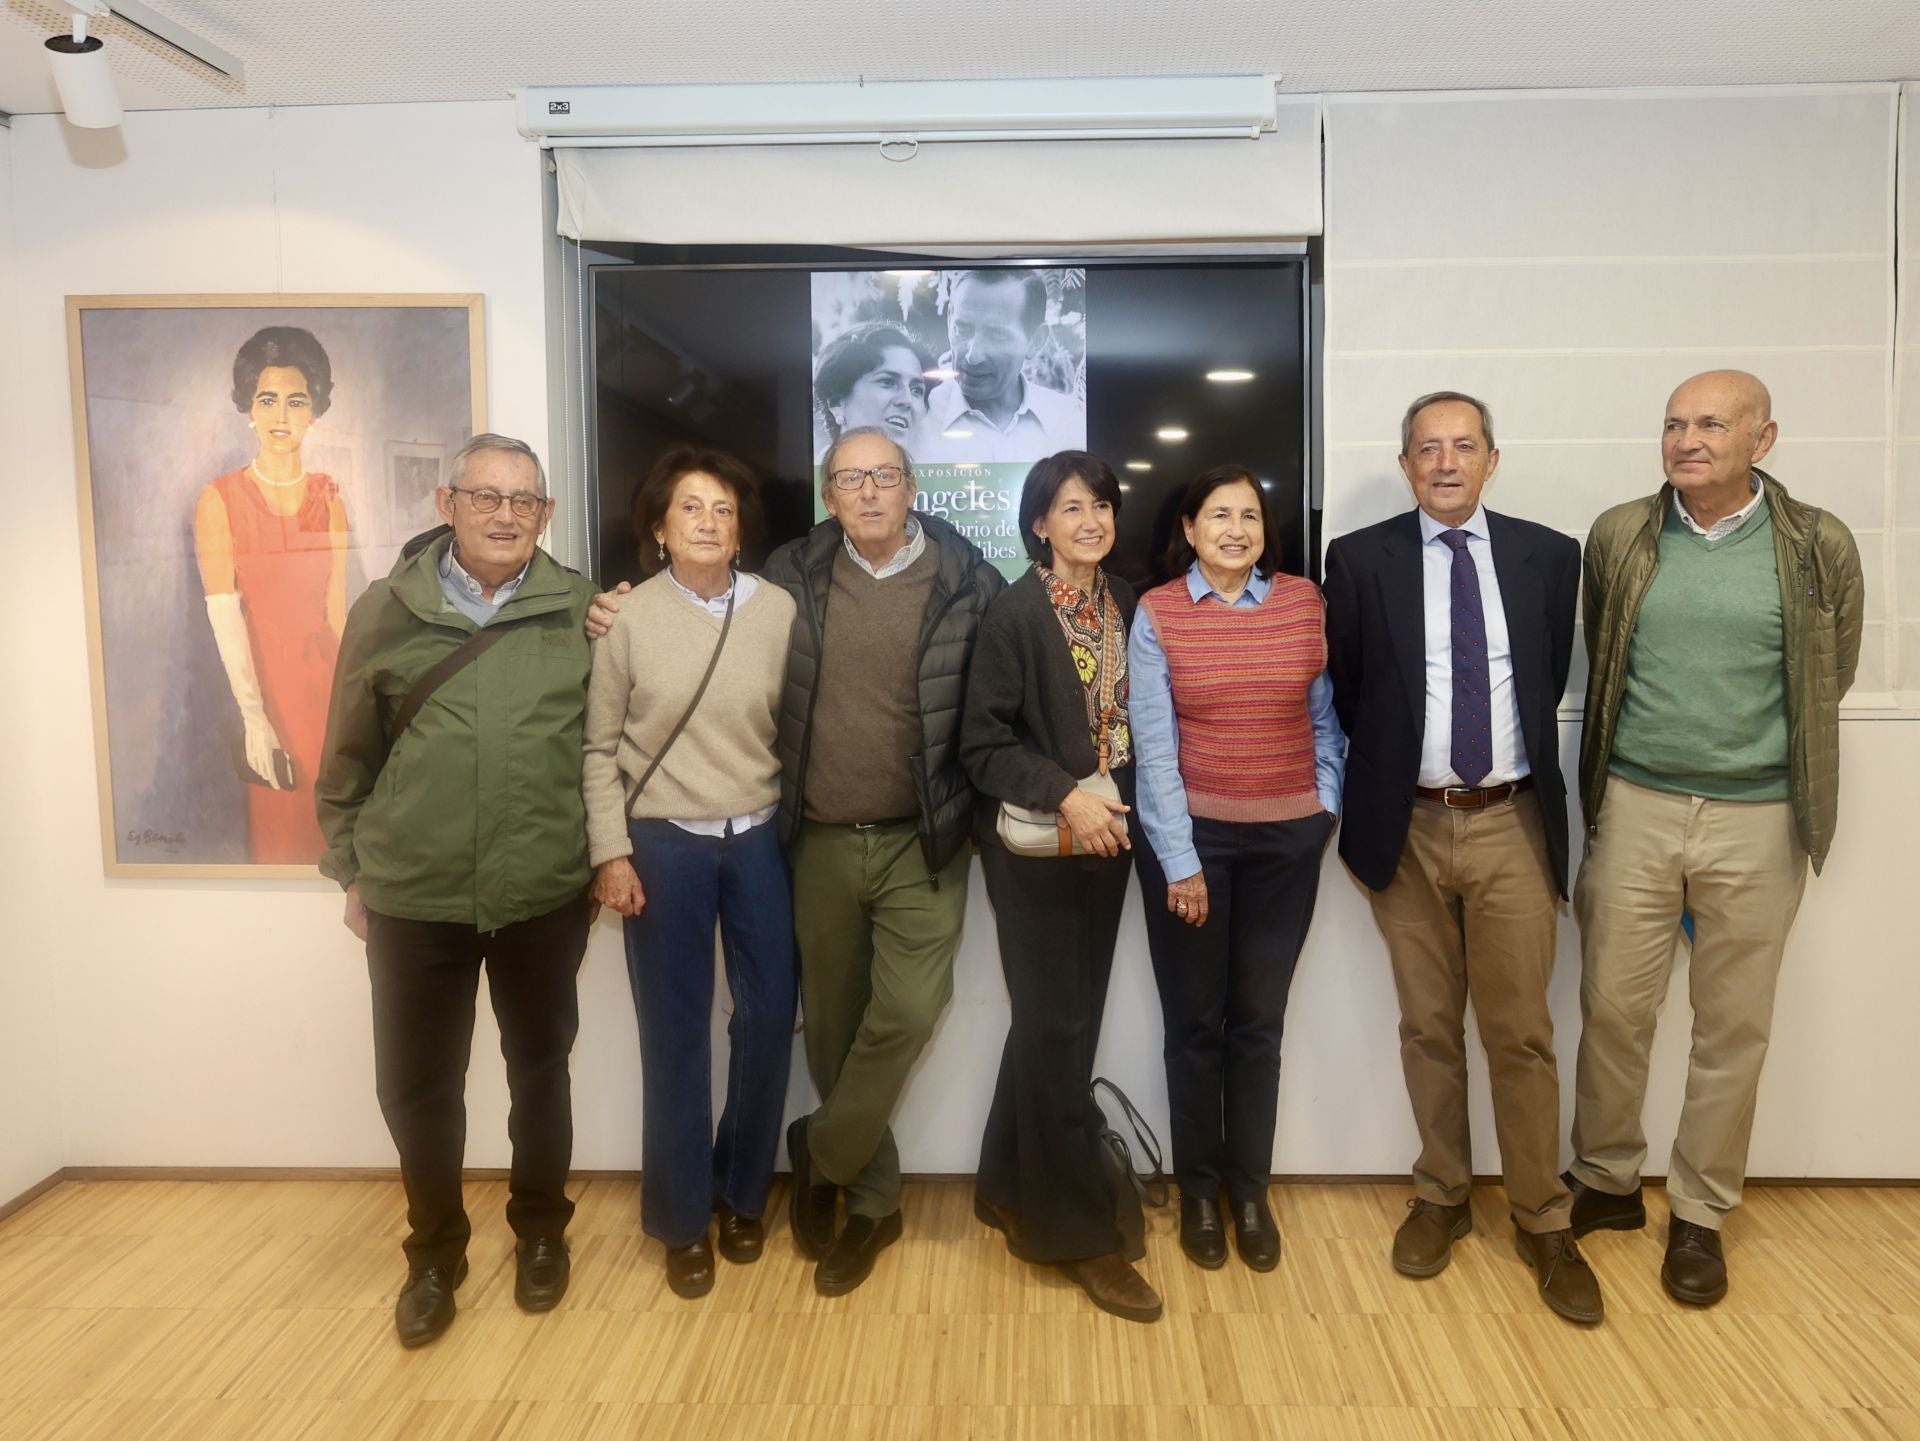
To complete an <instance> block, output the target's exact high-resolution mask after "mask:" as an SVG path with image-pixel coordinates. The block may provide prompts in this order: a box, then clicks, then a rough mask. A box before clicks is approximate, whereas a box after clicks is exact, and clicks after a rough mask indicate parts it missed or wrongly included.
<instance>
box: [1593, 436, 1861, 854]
mask: <svg viewBox="0 0 1920 1441" xmlns="http://www.w3.org/2000/svg"><path fill="white" fill-rule="evenodd" d="M1753 473H1754V474H1755V475H1756V476H1758V477H1759V478H1760V483H1761V486H1762V487H1763V489H1764V491H1765V493H1766V503H1767V511H1768V514H1769V515H1770V516H1771V517H1772V520H1773V554H1774V564H1775V568H1776V569H1777V570H1778V571H1779V573H1780V620H1781V629H1782V631H1783V633H1784V635H1785V645H1784V647H1783V651H1782V655H1781V665H1782V667H1783V669H1784V670H1785V673H1786V689H1787V760H1788V767H1789V772H1790V776H1791V781H1790V786H1789V792H1788V793H1789V796H1790V798H1791V800H1792V804H1793V820H1794V825H1795V828H1796V829H1797V830H1798V831H1799V835H1800V844H1801V845H1802V846H1803V847H1804V848H1805V849H1806V852H1807V856H1808V859H1810V860H1811V861H1812V862H1813V869H1814V873H1815V874H1816V875H1818V874H1819V871H1820V867H1821V865H1822V864H1823V863H1824V862H1825V860H1826V858H1827V851H1828V850H1829V849H1830V848H1831V847H1832V845H1833V832H1834V826H1835V823H1836V822H1837V820H1838V818H1839V813H1840V699H1841V697H1842V696H1844V695H1846V693H1847V691H1848V689H1849V688H1850V687H1851V686H1852V685H1853V675H1854V669H1855V667H1856V666H1857V665H1858V663H1859V660H1860V621H1861V613H1862V610H1863V608H1864V606H1865V603H1866V589H1865V586H1864V585H1863V584H1862V583H1861V579H1860V552H1859V550H1858V549H1857V548H1856V547H1855V545H1854V543H1853V534H1852V532H1850V531H1849V530H1848V529H1847V528H1846V526H1844V525H1842V524H1841V523H1840V522H1839V521H1838V520H1837V519H1835V518H1834V517H1833V516H1832V515H1830V514H1828V513H1827V512H1826V511H1824V510H1820V509H1817V508H1816V507H1814V506H1811V505H1805V504H1802V503H1801V502H1800V501H1797V500H1795V499H1793V498H1792V497H1791V496H1789V495H1788V494H1787V490H1786V487H1785V486H1783V485H1781V484H1780V482H1779V481H1777V480H1775V479H1774V478H1773V477H1772V476H1770V475H1768V474H1767V473H1766V472H1765V471H1763V470H1760V469H1759V468H1757V467H1756V468H1755V470H1754V472H1753ZM1672 513H1673V487H1672V486H1671V485H1663V486H1661V487H1660V493H1659V494H1658V495H1655V496H1652V497H1650V498H1647V499H1643V500H1631V501H1628V502H1627V503H1626V504H1625V505H1616V506H1614V507H1613V509H1611V510H1608V511H1605V512H1603V513H1602V514H1601V516H1600V518H1599V519H1598V520H1596V521H1594V523H1593V529H1592V530H1591V531H1589V532H1588V534H1587V551H1586V563H1585V567H1584V571H1585V574H1584V584H1583V588H1582V592H1581V604H1580V609H1581V613H1582V615H1583V616H1584V618H1585V623H1586V631H1587V661H1588V671H1587V714H1586V729H1585V732H1584V733H1583V735H1582V737H1581V741H1580V802H1581V804H1582V805H1583V806H1584V807H1585V809H1586V813H1587V829H1588V830H1589V831H1591V830H1592V829H1593V827H1594V825H1595V824H1596V823H1597V821H1598V819H1599V815H1600V802H1601V799H1602V798H1603V796H1604V795H1605V794H1606V787H1607V769H1608V766H1609V764H1610V763H1611V761H1612V759H1613V733H1614V725H1615V724H1616V722H1617V721H1618V720H1619V718H1620V697H1621V695H1622V694H1624V693H1625V691H1626V688H1627V651H1628V648H1629V646H1630V644H1631V642H1632V640H1633V628H1634V626H1635V624H1637V623H1638V621H1639V619H1640V603H1641V602H1642V601H1644V600H1645V599H1646V598H1647V591H1648V590H1649V589H1650V588H1651V587H1652V585H1653V577H1654V574H1655V572H1657V571H1658V570H1659V569H1660V530H1661V527H1662V526H1664V525H1665V524H1666V522H1667V517H1668V516H1669V515H1671V514H1672Z"/></svg>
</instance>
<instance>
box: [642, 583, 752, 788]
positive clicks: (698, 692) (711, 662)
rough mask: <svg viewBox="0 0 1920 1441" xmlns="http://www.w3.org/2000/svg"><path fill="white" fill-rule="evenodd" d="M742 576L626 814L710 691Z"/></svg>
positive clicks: (729, 627)
mask: <svg viewBox="0 0 1920 1441" xmlns="http://www.w3.org/2000/svg"><path fill="white" fill-rule="evenodd" d="M739 590H740V578H739V577H738V576H735V577H734V581H733V584H732V585H731V586H730V587H728V590H727V613H726V615H725V616H723V617H722V618H721V621H720V639H718V640H716V641H715V642H714V643H713V654H712V655H711V656H709V657H708V658H707V672H706V674H705V675H703V676H701V677H700V684H699V685H698V686H696V687H695V688H694V692H693V699H692V700H690V701H688V702H687V708H686V709H685V710H683V711H682V712H680V719H679V720H677V721H675V722H674V723H673V729H672V730H671V731H669V732H668V733H667V739H666V741H665V743H664V744H663V745H662V746H661V747H660V749H659V750H657V751H655V752H654V753H653V759H652V760H651V761H649V762H648V763H647V769H646V774H644V775H642V776H641V777H640V779H639V780H638V781H636V782H635V783H634V787H633V789H632V790H630V791H628V792H627V814H628V815H629V816H631V815H632V814H633V807H634V805H635V803H636V802H637V801H638V800H639V799H640V792H642V791H644V790H645V789H646V788H647V782H648V781H650V780H652V779H653V773H654V772H655V771H657V770H659V769H660V762H661V761H663V760H665V759H666V758H667V752H668V751H670V750H672V749H673V743H674V742H675V741H677V740H679V739H680V732H681V731H683V730H685V729H686V728H687V722H688V721H690V720H692V719H693V713H694V712H695V711H696V710H698V709H699V708H700V697H702V696H703V695H705V694H706V693H707V683H708V682H709V681H711V680H712V679H713V673H714V671H716V670H717V669H719V666H720V650H721V647H723V646H724V645H726V643H727V632H728V631H729V630H731V629H732V628H733V598H734V596H735V595H737V594H738V593H739Z"/></svg>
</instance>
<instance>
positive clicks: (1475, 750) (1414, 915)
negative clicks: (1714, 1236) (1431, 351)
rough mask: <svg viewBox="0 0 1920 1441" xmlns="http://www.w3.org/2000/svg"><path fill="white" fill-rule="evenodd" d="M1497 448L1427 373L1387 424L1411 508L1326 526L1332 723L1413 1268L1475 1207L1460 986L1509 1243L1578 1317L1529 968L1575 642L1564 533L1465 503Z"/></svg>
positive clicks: (1591, 1292) (1574, 556)
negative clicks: (1376, 984)
mask: <svg viewBox="0 0 1920 1441" xmlns="http://www.w3.org/2000/svg"><path fill="white" fill-rule="evenodd" d="M1499 463H1500V452H1499V451H1498V450H1496V449H1495V448H1494V444H1493V418H1492V416H1491V415H1490V414H1488V411H1487V407H1486V406H1485V405H1483V404H1482V403H1481V402H1480V401H1478V400H1475V399H1474V398H1473V397H1472V396H1469V395H1462V394H1460V393H1458V392H1456V391H1441V392H1437V393H1435V394H1432V395H1423V396H1421V397H1420V398H1419V399H1418V400H1416V401H1414V403H1413V404H1412V405H1411V406H1409V407H1408V408H1407V413H1406V416H1405V418H1404V419H1403V420H1402V421H1401V425H1400V469H1401V470H1402V471H1403V472H1404V473H1405V475H1406V477H1407V480H1408V482H1409V483H1410V484H1411V485H1412V487H1413V497H1414V500H1415V502H1416V504H1417V506H1418V508H1417V509H1416V510H1414V511H1412V512H1409V513H1408V514H1405V515H1398V516H1395V517H1394V518H1393V519H1391V520H1386V521H1382V522H1380V523H1379V524H1378V525H1372V526H1368V527H1367V528H1366V529H1365V530H1360V531H1356V532H1354V533H1353V534H1352V535H1346V536H1342V537H1341V538H1340V539H1338V540H1336V541H1334V542H1333V544H1332V545H1330V546H1329V547H1328V548H1327V567H1326V596H1327V647H1328V660H1327V668H1328V670H1329V671H1330V672H1331V673H1332V676H1333V693H1334V705H1335V708H1336V709H1337V710H1338V712H1339V715H1340V723H1341V725H1342V726H1344V727H1345V728H1346V732H1347V737H1348V752H1347V774H1346V786H1345V793H1344V804H1343V805H1342V806H1341V815H1342V824H1341V828H1340V858H1341V859H1342V860H1344V861H1345V862H1346V863H1347V868H1348V869H1349V870H1351V871H1352V872H1353V874H1354V875H1355V876H1356V877H1357V878H1358V879H1359V880H1360V881H1361V882H1363V883H1364V884H1365V885H1366V887H1367V889H1368V894H1369V899H1370V900H1371V901H1372V904H1373V914H1374V919H1375V921H1376V922H1378V924H1379V926H1380V930H1381V933H1382V934H1383V935H1384V936H1385V937H1386V941H1387V952H1388V955H1389V956H1390V957H1391V958H1392V963H1393V980H1394V988H1395V990H1396V991H1397V992H1398V993H1399V997H1400V1060H1401V1065H1402V1066H1403V1068H1404V1069H1405V1071H1406V1077H1407V1092H1408V1095H1409V1096H1410V1097H1411V1098H1412V1101H1413V1114H1414V1120H1415V1122H1416V1123H1417V1125H1418V1126H1419V1130H1420V1148H1421V1149H1420V1156H1419V1159H1418V1160H1417V1161H1416V1162H1415V1164H1414V1168H1413V1182H1414V1199H1413V1200H1412V1202H1411V1203H1410V1204H1409V1211H1410V1214H1409V1215H1408V1217H1407V1219H1406V1221H1405V1222H1404V1223H1403V1224H1402V1225H1401V1227H1400V1230H1399V1232H1398V1234H1397V1235H1396V1236H1395V1237H1394V1243H1393V1264H1394V1267H1395V1268H1396V1269H1397V1270H1399V1271H1400V1272H1401V1273H1402V1274H1404V1275H1408V1276H1433V1275H1437V1274H1438V1273H1439V1272H1440V1271H1441V1270H1443V1269H1444V1268H1445V1267H1446V1264H1447V1261H1448V1259H1449V1258H1450V1256H1451V1254H1452V1249H1453V1243H1454V1241H1455V1240H1457V1239H1458V1238H1460V1237H1461V1236H1464V1235H1466V1234H1467V1232H1468V1231H1470V1230H1471V1229H1472V1227H1473V1221H1472V1215H1471V1211H1470V1209H1469V1206H1468V1201H1467V1193H1468V1190H1469V1188H1470V1186H1471V1184H1472V1181H1473V1151H1472V1145H1471V1141H1470V1139H1469V1137H1468V1134H1467V1057H1466V1007H1467V999H1468V997H1469V996H1471V997H1472V998H1473V1002H1474V1010H1475V1013H1476V1014H1477V1015H1478V1017H1479V1021H1480V1039H1481V1041H1482V1043H1483V1044H1484V1045H1485V1047H1486V1052H1487V1064H1488V1068H1489V1070H1490V1072H1491V1078H1492V1082H1493V1109H1494V1121H1495V1129H1496V1131H1497V1133H1498V1135H1499V1139H1500V1159H1501V1164H1502V1167H1503V1169H1504V1172H1505V1180H1506V1187H1507V1201H1508V1205H1509V1207H1510V1208H1511V1211H1512V1215H1513V1220H1514V1225H1515V1234H1516V1239H1517V1242H1518V1246H1519V1250H1520V1254H1521V1257H1522V1258H1523V1259H1524V1260H1525V1261H1526V1262H1527V1263H1528V1264H1529V1265H1530V1266H1532V1267H1533V1269H1534V1271H1535V1279H1536V1281H1537V1282H1538V1284H1539V1288H1540V1294H1541V1297H1542V1298H1543V1299H1544V1300H1545V1301H1546V1303H1547V1305H1548V1306H1550V1307H1551V1308H1552V1309H1553V1310H1554V1311H1556V1312H1558V1313H1559V1314H1560V1315H1562V1316H1564V1317H1566V1318H1567V1319H1569V1320H1572V1321H1579V1322H1585V1323H1589V1324H1590V1323H1593V1322H1597V1321H1599V1320H1600V1319H1601V1316H1602V1314H1603V1313H1602V1306H1601V1300H1600V1286H1599V1282H1598V1281H1597V1280H1596V1279H1595V1277H1594V1274H1593V1271H1592V1270H1591V1268H1589V1267H1588V1265H1587V1263H1586V1261H1585V1260H1584V1259H1583V1258H1582V1257H1581V1255H1580V1250H1579V1247H1578V1246H1577V1245H1575V1243H1574V1239H1573V1232H1572V1230H1571V1229H1570V1210H1571V1206H1572V1202H1571V1198H1570V1197H1569V1196H1568V1194H1567V1189H1566V1187H1565V1186H1564V1185H1563V1184H1562V1183H1561V1180H1560V1175H1559V1171H1560V1165H1559V1158H1560V1077H1559V1072H1558V1070H1557V1068H1556V1066H1555V1063H1554V1055H1553V1017H1552V1015H1551V1014H1550V1013H1549V1011H1548V1009H1547V982H1548V980H1549V979H1550V978H1551V976H1552V974H1553V952H1554V926H1555V920H1556V913H1557V909H1558V906H1559V902H1560V901H1561V899H1563V898H1564V897H1565V895H1566V891H1567V798H1566V783H1565V781H1564V780H1563V779H1562V778H1561V774H1560V754H1559V745H1558V734H1557V728H1556V726H1555V723H1554V711H1555V708H1556V707H1557V706H1558V704H1559V702H1560V695H1561V692H1562V691H1563V690H1565V688H1566V683H1567V665H1568V661H1569V660H1570V658H1571V656H1572V653H1573V611H1574V599H1575V596H1576V595H1577V594H1578V591H1579V585H1580V547H1579V545H1578V544H1577V543H1575V542H1574V541H1572V540H1570V539H1569V538H1567V537H1566V536H1564V535H1561V534H1559V533H1558V532H1557V531H1552V530H1548V529H1547V528H1546V527H1544V526H1540V525H1535V524H1533V523H1531V522H1529V521H1524V520H1515V519H1513V518H1512V517H1510V516H1504V515H1496V514H1494V513H1493V512H1491V511H1488V510H1485V509H1483V508H1482V507H1481V505H1480V491H1481V489H1482V487H1483V486H1485V484H1486V483H1487V481H1489V480H1490V479H1492V478H1493V473H1494V470H1495V468H1496V467H1497V466H1498V465H1499Z"/></svg>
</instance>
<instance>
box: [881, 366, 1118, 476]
mask: <svg viewBox="0 0 1920 1441" xmlns="http://www.w3.org/2000/svg"><path fill="white" fill-rule="evenodd" d="M927 420H928V425H927V429H928V431H929V432H930V433H929V435H928V437H927V439H926V440H925V441H924V442H923V443H922V445H921V447H920V449H919V450H916V451H915V452H914V459H915V460H921V461H926V462H928V463H929V464H936V465H948V464H952V463H954V462H956V461H967V460H971V461H977V462H979V463H980V464H982V465H990V464H992V463H993V462H995V461H1015V460H1025V461H1034V460H1041V459H1044V458H1045V457H1047V456H1049V455H1052V454H1053V453H1054V452H1055V451H1060V450H1085V449H1086V448H1087V412H1086V408H1085V407H1084V406H1082V405H1081V404H1080V402H1079V401H1078V400H1076V399H1075V398H1074V397H1073V396H1071V395H1066V394H1063V393H1062V392H1060V391H1058V390H1049V389H1047V387H1046V386H1044V385H1035V384H1033V383H1032V382H1031V381H1026V380H1023V381H1022V382H1021V397H1020V407H1019V409H1017V410H1015V411H1014V413H1013V418H1012V419H1011V420H1009V421H1008V422H1007V423H1006V425H1005V426H1004V427H1002V426H997V425H995V424H994V423H993V422H992V421H990V420H988V419H987V418H986V416H984V415H982V414H981V413H980V412H979V411H977V410H975V409H973V408H972V407H971V406H969V405H968V404H967V398H966V396H965V395H964V394H963V393H962V392H961V389H960V382H959V381H958V380H943V381H942V382H941V383H940V384H938V385H936V386H935V387H934V388H933V393H932V394H931V395H929V396H928V397H927ZM961 430H964V431H966V432H968V433H967V434H966V435H948V434H947V432H948V431H961Z"/></svg>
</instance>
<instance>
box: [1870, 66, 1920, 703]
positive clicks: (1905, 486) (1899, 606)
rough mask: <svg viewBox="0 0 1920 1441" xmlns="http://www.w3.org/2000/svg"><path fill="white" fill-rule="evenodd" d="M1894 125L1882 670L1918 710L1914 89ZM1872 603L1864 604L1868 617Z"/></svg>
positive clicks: (1919, 277) (1919, 186)
mask: <svg viewBox="0 0 1920 1441" xmlns="http://www.w3.org/2000/svg"><path fill="white" fill-rule="evenodd" d="M1900 120H1901V128H1900V178H1899V195H1900V221H1899V237H1900V265H1899V275H1900V282H1901V283H1900V326H1899V334H1898V338H1897V339H1896V342H1895V350H1894V375H1895V378H1896V386H1895V393H1894V440H1895V444H1894V464H1893V477H1892V481H1893V484H1892V493H1891V494H1890V495H1889V496H1888V501H1887V503H1888V509H1889V514H1890V532H1889V534H1890V541H1891V543H1890V545H1889V546H1888V554H1887V556H1886V566H1885V570H1886V577H1887V579H1886V587H1885V588H1886V592H1887V593H1886V596H1885V601H1886V607H1887V610H1888V611H1889V612H1890V617H1889V627H1888V634H1889V636H1890V641H1889V644H1888V647H1887V649H1888V652H1889V653H1888V658H1887V666H1888V670H1889V672H1890V674H1891V685H1892V688H1893V690H1894V691H1895V693H1896V694H1897V696H1898V698H1899V701H1900V703H1901V704H1902V705H1903V706H1904V707H1906V708H1908V709H1911V710H1920V84H1908V85H1906V86H1903V87H1902V88H1901V92H1900ZM1868 574H1870V575H1871V574H1872V572H1871V571H1869V572H1868ZM1877 599H1879V598H1878V597H1875V596H1872V595H1869V596H1868V597H1867V607H1868V613H1869V614H1872V613H1873V611H1874V609H1875V601H1876V600H1877ZM1862 669H1863V670H1864V669H1865V667H1864V666H1863V667H1862Z"/></svg>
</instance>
